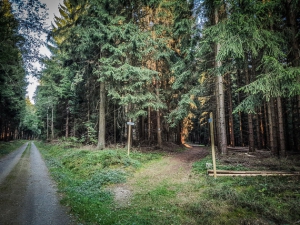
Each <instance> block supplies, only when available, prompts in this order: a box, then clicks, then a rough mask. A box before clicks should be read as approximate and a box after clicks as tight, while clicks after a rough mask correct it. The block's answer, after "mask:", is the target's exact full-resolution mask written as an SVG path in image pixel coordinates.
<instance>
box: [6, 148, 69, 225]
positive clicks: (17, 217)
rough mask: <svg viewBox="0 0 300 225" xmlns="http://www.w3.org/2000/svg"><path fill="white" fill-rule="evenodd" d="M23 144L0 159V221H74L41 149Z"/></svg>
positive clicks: (37, 223) (32, 224)
mask: <svg viewBox="0 0 300 225" xmlns="http://www.w3.org/2000/svg"><path fill="white" fill-rule="evenodd" d="M26 146H27V144H26V145H23V146H22V147H21V148H19V149H18V150H16V151H15V152H12V153H11V154H9V155H8V156H6V157H4V158H2V159H1V161H0V224H1V225H2V224H24V225H25V224H26V225H27V224H30V225H48V224H52V225H55V224H59V225H67V224H74V222H73V221H72V219H71V217H70V216H69V215H68V209H67V208H66V207H63V206H61V205H60V203H59V197H58V195H57V193H56V192H57V189H56V186H55V184H54V182H53V181H52V180H51V178H50V176H49V173H48V169H47V167H46V165H45V162H44V161H43V159H42V157H41V155H40V152H39V151H38V149H37V148H36V146H35V145H34V144H33V143H32V144H31V147H30V148H27V149H26ZM25 149H26V150H25Z"/></svg>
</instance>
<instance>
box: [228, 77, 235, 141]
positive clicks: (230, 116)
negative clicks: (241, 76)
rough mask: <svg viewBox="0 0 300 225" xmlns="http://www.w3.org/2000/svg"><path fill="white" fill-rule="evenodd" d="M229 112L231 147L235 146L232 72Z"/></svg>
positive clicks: (229, 90) (229, 83) (229, 88)
mask: <svg viewBox="0 0 300 225" xmlns="http://www.w3.org/2000/svg"><path fill="white" fill-rule="evenodd" d="M227 93H228V113H229V134H230V145H231V147H235V140H234V126H233V113H232V109H233V104H232V95H231V77H230V74H229V75H228V88H227Z"/></svg>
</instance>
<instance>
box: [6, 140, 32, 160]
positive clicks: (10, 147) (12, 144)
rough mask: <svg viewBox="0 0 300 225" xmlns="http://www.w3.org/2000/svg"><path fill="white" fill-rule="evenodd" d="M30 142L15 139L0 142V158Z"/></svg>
mask: <svg viewBox="0 0 300 225" xmlns="http://www.w3.org/2000/svg"><path fill="white" fill-rule="evenodd" d="M26 142H28V141H27V140H14V141H9V142H4V141H3V142H2V141H1V142H0V158H1V157H3V156H5V155H8V154H9V153H11V152H12V151H14V150H16V149H17V148H19V147H21V146H22V145H23V144H24V143H26Z"/></svg>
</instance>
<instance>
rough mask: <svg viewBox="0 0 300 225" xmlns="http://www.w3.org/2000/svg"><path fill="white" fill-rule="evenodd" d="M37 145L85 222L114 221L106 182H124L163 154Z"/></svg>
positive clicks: (65, 200)
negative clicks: (134, 172)
mask: <svg viewBox="0 0 300 225" xmlns="http://www.w3.org/2000/svg"><path fill="white" fill-rule="evenodd" d="M36 144H37V146H38V147H39V149H40V150H41V152H42V154H43V155H44V156H45V158H46V161H47V165H48V166H49V167H50V171H51V174H52V175H53V176H54V178H55V180H56V181H58V183H59V189H60V190H61V191H63V192H64V193H66V196H65V198H64V200H63V202H64V203H65V204H68V205H70V206H71V208H72V211H73V212H74V213H75V214H76V215H78V216H80V219H81V220H83V221H84V222H98V223H104V224H111V223H115V221H116V219H117V217H115V212H114V211H112V210H111V204H112V199H113V198H112V194H111V193H110V192H109V191H108V190H107V189H106V187H107V185H110V184H116V183H124V182H125V181H126V178H127V176H128V175H130V173H131V172H133V171H135V170H137V169H138V168H140V167H141V166H142V165H143V164H145V163H147V162H150V161H153V160H155V159H158V158H160V157H161V156H160V155H158V154H143V153H139V152H132V153H131V156H130V158H129V157H128V156H127V152H126V151H124V150H103V151H86V150H79V149H70V148H68V149H66V148H64V147H63V145H62V146H58V145H45V144H44V143H41V142H40V143H36ZM130 171H131V172H130Z"/></svg>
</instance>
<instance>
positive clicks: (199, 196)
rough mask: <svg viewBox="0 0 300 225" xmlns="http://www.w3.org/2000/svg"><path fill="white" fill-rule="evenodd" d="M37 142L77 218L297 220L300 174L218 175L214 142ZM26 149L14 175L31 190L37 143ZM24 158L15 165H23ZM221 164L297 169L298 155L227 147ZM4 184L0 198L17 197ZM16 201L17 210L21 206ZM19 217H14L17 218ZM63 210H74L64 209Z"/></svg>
mask: <svg viewBox="0 0 300 225" xmlns="http://www.w3.org/2000/svg"><path fill="white" fill-rule="evenodd" d="M35 144H36V145H37V146H38V148H39V150H40V151H41V153H42V154H43V156H44V158H45V159H46V162H47V165H48V167H49V170H50V173H51V174H52V176H53V178H54V180H55V181H56V182H57V184H58V189H59V193H60V195H61V196H62V197H63V199H62V203H63V204H65V205H67V206H68V207H69V208H70V209H71V212H72V215H74V218H76V220H78V222H77V223H78V224H87V225H90V224H104V225H105V224H122V225H127V224H128V225H129V224H138V225H139V224H143V225H152V224H155V225H167V224H172V225H183V224H188V225H193V224H194V225H199V224H205V225H209V224H211V225H213V224H214V225H216V224H228V225H230V224H256V225H257V224H261V225H263V224H266V225H267V224H297V223H299V222H300V216H299V210H300V187H299V179H300V177H299V176H292V177H280V176H276V177H263V176H258V177H218V178H217V179H214V178H213V177H209V176H207V173H206V172H207V169H206V163H210V162H211V150H210V147H205V146H199V145H192V144H190V145H188V144H186V145H184V146H178V145H175V144H172V143H165V145H164V146H163V149H156V148H155V147H151V148H150V147H147V148H145V147H144V148H142V147H139V148H133V149H132V151H131V153H130V156H129V157H128V155H127V149H126V148H121V149H117V148H114V147H111V148H109V149H105V150H101V151H98V150H96V149H93V148H92V147H91V146H77V147H73V146H71V145H70V143H66V142H64V141H61V142H57V143H55V144H45V143H44V142H36V143H35ZM23 152H24V153H23V155H22V157H21V159H20V162H22V164H24V166H25V168H26V170H25V172H24V173H23V174H24V176H23V177H20V175H19V174H20V173H19V172H18V173H17V171H18V170H15V174H13V176H11V178H13V177H14V176H15V175H18V177H19V178H17V179H19V180H20V181H22V180H25V179H27V178H28V179H29V186H28V183H27V182H28V181H27V182H25V181H24V183H23V184H22V185H23V186H20V187H21V190H23V191H19V192H20V194H19V195H24V196H29V197H30V196H31V195H27V194H26V192H27V191H24V190H28V188H30V187H34V186H35V185H34V184H31V182H33V181H34V180H35V179H32V178H30V176H29V177H28V174H30V170H32V169H30V167H29V162H30V161H31V160H33V159H32V157H33V158H36V157H37V155H36V154H37V149H36V148H35V146H34V145H33V144H32V147H31V148H27V150H24V149H23ZM39 157H40V156H39ZM39 157H38V158H39ZM1 160H3V158H2V159H1ZM1 160H0V161H1ZM19 164H20V163H19ZM19 164H17V165H16V166H15V168H19V167H20V165H19ZM34 164H37V165H39V164H38V163H34ZM31 167H33V165H31ZM0 169H1V167H0ZM217 169H226V170H285V171H300V158H299V156H297V155H294V156H289V157H286V158H283V159H280V160H279V159H278V158H276V157H273V156H272V155H271V154H270V152H269V151H256V152H255V153H253V154H251V155H249V154H248V153H247V152H246V151H235V150H230V151H229V154H228V155H217ZM36 180H38V181H39V182H40V185H41V184H42V183H43V182H42V180H43V179H41V178H37V179H36ZM1 185H2V187H1V190H0V197H1V196H2V197H1V198H0V200H1V201H2V200H3V201H4V200H5V201H7V199H9V201H11V203H13V202H14V200H15V199H16V197H11V196H10V197H7V196H5V193H7V192H6V190H5V188H4V187H5V186H3V184H1ZM26 185H27V186H26ZM52 185H54V184H48V185H46V186H52ZM54 186H55V185H54ZM22 187H24V188H22ZM7 189H8V188H7ZM38 189H39V190H43V189H45V188H38ZM34 190H35V191H33V192H37V193H38V190H36V189H34ZM15 192H18V189H15ZM33 192H32V191H31V194H33ZM31 197H32V198H35V197H34V196H33V195H32V196H31ZM31 197H30V198H31ZM26 198H27V197H26ZM27 199H28V198H27ZM1 201H0V202H1ZM34 201H35V200H34ZM37 201H38V199H37ZM27 203H29V201H28V200H25V201H23V200H22V201H20V204H19V205H16V207H15V209H17V208H18V207H20V206H23V207H22V208H26V207H27V206H25V205H24V204H27ZM0 209H1V210H2V211H3V212H5V210H6V209H7V208H6V209H5V207H4V205H3V208H0ZM15 209H14V213H15V214H18V213H17V211H16V210H15ZM31 209H32V208H31ZM62 211H64V210H62ZM22 214H24V213H21V214H20V215H22ZM45 214H48V213H45ZM7 215H9V212H8V214H7ZM36 215H38V214H36ZM7 218H9V216H6V218H4V217H2V221H4V222H5V221H7V220H6V219H7ZM20 218H22V217H16V218H15V219H16V221H19V219H20ZM63 218H67V219H68V218H69V216H68V215H66V214H65V216H63ZM29 219H30V218H29ZM36 219H38V216H37V217H36ZM45 220H47V219H45ZM2 221H1V220H0V223H1V222H2ZM23 221H24V220H23ZM28 221H29V220H28ZM70 222H71V221H70ZM66 223H67V222H66ZM71 223H72V222H71ZM31 224H34V223H31Z"/></svg>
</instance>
